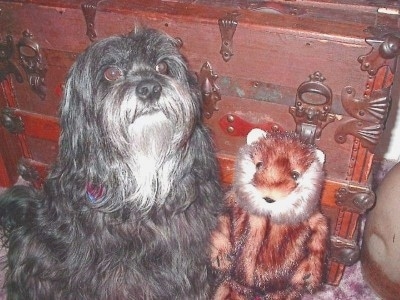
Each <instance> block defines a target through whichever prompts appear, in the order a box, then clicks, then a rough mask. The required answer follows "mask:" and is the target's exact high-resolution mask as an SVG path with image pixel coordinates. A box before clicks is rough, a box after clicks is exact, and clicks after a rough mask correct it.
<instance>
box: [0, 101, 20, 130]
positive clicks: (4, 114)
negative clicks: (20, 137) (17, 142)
mask: <svg viewBox="0 0 400 300" xmlns="http://www.w3.org/2000/svg"><path fill="white" fill-rule="evenodd" d="M0 121H1V125H3V127H4V128H5V129H7V131H8V132H9V133H13V134H17V133H22V132H23V131H24V123H23V122H22V119H21V118H20V117H18V116H16V115H15V113H14V109H12V108H9V107H6V108H4V109H3V110H2V111H1V120H0Z"/></svg>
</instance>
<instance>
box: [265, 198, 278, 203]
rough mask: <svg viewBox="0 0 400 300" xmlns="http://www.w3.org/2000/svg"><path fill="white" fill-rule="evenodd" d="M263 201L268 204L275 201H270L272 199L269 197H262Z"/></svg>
mask: <svg viewBox="0 0 400 300" xmlns="http://www.w3.org/2000/svg"><path fill="white" fill-rule="evenodd" d="M264 200H265V201H266V202H268V203H274V202H275V200H274V199H272V198H270V197H264Z"/></svg>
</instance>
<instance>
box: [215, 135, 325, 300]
mask: <svg viewBox="0 0 400 300" xmlns="http://www.w3.org/2000/svg"><path fill="white" fill-rule="evenodd" d="M324 160H325V156H324V154H323V152H322V151H321V150H319V149H317V148H315V147H314V146H312V145H308V144H304V143H302V142H301V141H300V140H299V139H298V137H297V136H296V135H295V134H292V133H282V132H280V133H271V134H270V133H266V132H264V131H262V130H260V129H253V130H252V131H251V132H250V133H249V135H248V136H247V145H245V146H244V147H243V148H242V149H241V150H240V152H239V154H238V157H237V161H236V169H235V178H234V182H233V186H232V188H231V190H230V191H228V193H227V195H226V199H225V200H226V206H227V207H226V212H225V213H223V214H222V215H221V216H220V220H219V226H218V228H217V230H216V231H215V232H214V233H213V236H212V249H211V256H212V264H213V267H214V269H215V270H216V273H217V275H218V276H217V277H218V280H217V284H216V289H215V293H214V299H218V300H220V299H229V300H234V299H274V300H279V299H282V300H283V299H285V300H288V299H300V298H301V296H302V295H303V294H305V293H307V292H308V293H313V292H315V291H316V290H317V289H318V287H319V286H320V285H321V283H322V281H323V274H324V266H325V258H326V249H327V245H326V244H327V237H328V225H327V219H326V218H325V217H324V215H323V214H322V213H321V212H320V210H319V200H320V194H321V189H322V184H323V180H324V171H323V163H324Z"/></svg>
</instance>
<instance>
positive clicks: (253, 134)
mask: <svg viewBox="0 0 400 300" xmlns="http://www.w3.org/2000/svg"><path fill="white" fill-rule="evenodd" d="M267 135H268V134H267V133H266V132H265V131H264V130H261V129H259V128H254V129H252V130H251V131H250V132H249V133H248V134H247V145H250V144H252V143H254V142H257V141H258V140H259V139H262V138H265V137H266V136H267Z"/></svg>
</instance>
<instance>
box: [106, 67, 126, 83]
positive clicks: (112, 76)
mask: <svg viewBox="0 0 400 300" xmlns="http://www.w3.org/2000/svg"><path fill="white" fill-rule="evenodd" d="M121 76H122V71H121V69H120V68H118V67H115V66H112V67H109V68H108V69H106V70H105V71H104V78H105V79H107V80H108V81H115V80H117V79H118V78H120V77H121Z"/></svg>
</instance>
